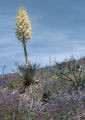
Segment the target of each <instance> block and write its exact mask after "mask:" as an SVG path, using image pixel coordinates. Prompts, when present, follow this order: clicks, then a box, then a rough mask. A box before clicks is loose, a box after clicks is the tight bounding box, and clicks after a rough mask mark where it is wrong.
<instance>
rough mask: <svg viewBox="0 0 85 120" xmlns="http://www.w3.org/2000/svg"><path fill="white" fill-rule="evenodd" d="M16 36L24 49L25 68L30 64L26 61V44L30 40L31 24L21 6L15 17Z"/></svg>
mask: <svg viewBox="0 0 85 120" xmlns="http://www.w3.org/2000/svg"><path fill="white" fill-rule="evenodd" d="M16 26H17V27H16V36H17V38H18V40H20V41H21V42H22V44H23V47H24V54H25V59H26V68H28V67H29V65H30V63H29V60H28V55H27V49H26V43H27V40H29V39H30V35H31V32H30V31H31V30H32V28H31V24H30V20H29V17H28V15H27V12H26V10H25V8H24V7H23V6H20V7H19V8H18V11H17V15H16Z"/></svg>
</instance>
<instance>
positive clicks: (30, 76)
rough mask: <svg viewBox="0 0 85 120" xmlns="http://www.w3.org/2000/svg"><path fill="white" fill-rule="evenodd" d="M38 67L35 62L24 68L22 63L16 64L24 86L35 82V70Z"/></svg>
mask: <svg viewBox="0 0 85 120" xmlns="http://www.w3.org/2000/svg"><path fill="white" fill-rule="evenodd" d="M38 68H39V66H38V65H37V64H34V65H30V67H28V68H26V67H25V66H23V65H19V66H18V69H19V72H20V75H21V77H22V79H23V86H24V87H27V86H29V85H30V84H32V83H34V82H35V79H34V77H35V74H36V71H37V69H38Z"/></svg>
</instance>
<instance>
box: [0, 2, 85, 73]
mask: <svg viewBox="0 0 85 120" xmlns="http://www.w3.org/2000/svg"><path fill="white" fill-rule="evenodd" d="M20 4H23V5H24V7H25V8H26V9H27V12H28V15H29V17H30V20H31V25H32V35H31V39H30V41H28V43H27V51H28V56H29V59H30V61H31V63H35V62H36V63H40V64H41V66H43V65H49V56H50V57H51V61H52V63H53V62H54V61H55V60H56V61H62V60H64V59H68V58H70V57H71V56H72V55H73V56H74V57H75V58H80V57H82V56H85V0H82V1H81V0H7V1H6V0H0V63H1V64H0V73H2V67H3V66H4V65H6V66H7V67H6V71H7V72H10V71H12V69H14V68H15V67H16V66H15V63H23V64H25V58H24V50H23V46H22V44H21V43H20V42H19V41H18V40H17V38H16V35H15V27H16V25H15V20H16V11H17V8H18V6H19V5H20Z"/></svg>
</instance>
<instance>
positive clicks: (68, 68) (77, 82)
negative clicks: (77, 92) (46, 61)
mask: <svg viewBox="0 0 85 120" xmlns="http://www.w3.org/2000/svg"><path fill="white" fill-rule="evenodd" d="M84 70H85V68H84V67H83V66H82V65H81V64H80V63H79V62H78V61H76V60H75V59H74V58H71V59H70V60H69V61H66V62H64V64H59V63H56V70H55V71H54V74H56V75H57V77H58V78H59V79H62V80H65V81H66V82H71V86H72V87H75V88H76V89H77V88H78V87H79V86H82V87H83V84H84V83H85V79H83V74H84V73H85V72H84Z"/></svg>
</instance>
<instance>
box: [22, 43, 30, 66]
mask: <svg viewBox="0 0 85 120" xmlns="http://www.w3.org/2000/svg"><path fill="white" fill-rule="evenodd" d="M23 46H24V54H25V60H26V68H28V67H29V65H30V63H29V60H28V55H27V49H26V43H25V42H24V43H23Z"/></svg>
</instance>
